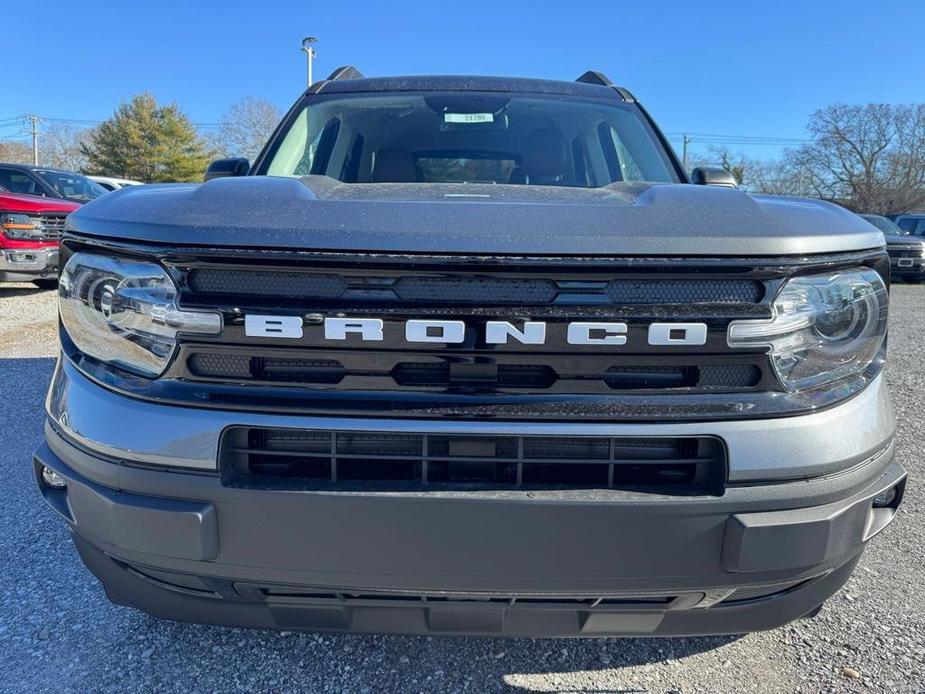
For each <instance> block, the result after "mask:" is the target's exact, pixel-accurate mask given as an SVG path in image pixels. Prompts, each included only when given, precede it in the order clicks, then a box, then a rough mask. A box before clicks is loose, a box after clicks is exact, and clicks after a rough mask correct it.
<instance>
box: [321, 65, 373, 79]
mask: <svg viewBox="0 0 925 694" xmlns="http://www.w3.org/2000/svg"><path fill="white" fill-rule="evenodd" d="M364 77H366V75H364V74H363V73H362V72H360V71H359V70H357V69H356V68H355V67H353V65H344V66H343V67H339V68H337V69H336V70H335V71H334V72H332V73H331V74H330V75H328V81H329V82H333V81H335V80H361V79H363V78H364Z"/></svg>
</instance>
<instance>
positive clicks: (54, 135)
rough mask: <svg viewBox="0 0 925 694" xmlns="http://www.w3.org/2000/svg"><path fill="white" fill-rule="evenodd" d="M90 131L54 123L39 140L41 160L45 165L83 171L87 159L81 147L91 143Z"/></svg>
mask: <svg viewBox="0 0 925 694" xmlns="http://www.w3.org/2000/svg"><path fill="white" fill-rule="evenodd" d="M90 139H91V138H90V130H89V129H87V128H77V127H75V126H73V125H69V124H67V123H54V124H52V125H51V127H50V128H47V129H46V130H44V131H43V132H42V136H41V138H40V139H39V158H40V161H41V162H42V164H43V165H45V166H54V167H56V168H59V169H67V170H68V171H82V170H83V169H85V168H86V166H87V157H86V155H85V154H84V153H83V149H82V147H81V145H87V144H89V142H90Z"/></svg>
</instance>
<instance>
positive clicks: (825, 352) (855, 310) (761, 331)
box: [728, 268, 889, 391]
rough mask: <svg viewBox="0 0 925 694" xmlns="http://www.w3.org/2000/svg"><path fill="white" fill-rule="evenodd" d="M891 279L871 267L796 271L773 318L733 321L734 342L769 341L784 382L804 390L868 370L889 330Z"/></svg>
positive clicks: (752, 345)
mask: <svg viewBox="0 0 925 694" xmlns="http://www.w3.org/2000/svg"><path fill="white" fill-rule="evenodd" d="M888 303H889V299H888V294H887V290H886V285H885V284H884V283H883V279H882V278H881V277H880V275H879V274H877V273H876V272H874V271H873V270H871V269H869V268H855V269H851V270H844V271H839V272H832V273H829V274H825V275H810V276H807V277H795V278H793V279H791V280H788V281H787V282H786V283H785V284H784V286H783V287H782V288H781V290H780V293H779V294H778V295H777V299H775V301H774V318H772V319H771V320H769V321H767V320H760V321H756V320H740V321H734V322H733V323H732V324H730V326H729V336H728V340H729V346H730V347H741V348H751V349H754V348H755V347H760V346H768V347H770V348H771V361H772V363H773V364H774V369H775V370H776V371H777V375H778V377H779V378H780V380H781V383H783V384H784V386H785V387H786V388H787V390H790V391H799V390H805V389H806V388H812V387H814V386H819V385H822V384H825V383H831V382H832V381H837V380H840V379H843V378H848V377H850V376H857V375H861V376H863V375H864V374H865V373H867V372H868V369H869V367H871V366H872V365H873V364H874V362H875V361H876V360H877V359H879V358H880V351H881V346H882V345H883V340H884V337H885V336H886V324H887V305H888Z"/></svg>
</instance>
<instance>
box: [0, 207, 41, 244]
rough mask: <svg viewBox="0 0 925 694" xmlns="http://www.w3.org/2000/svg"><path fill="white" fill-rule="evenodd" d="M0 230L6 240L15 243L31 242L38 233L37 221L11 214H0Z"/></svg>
mask: <svg viewBox="0 0 925 694" xmlns="http://www.w3.org/2000/svg"><path fill="white" fill-rule="evenodd" d="M0 229H2V230H3V234H4V236H6V237H7V238H8V239H16V240H17V241H31V240H32V239H33V238H35V236H36V234H38V233H39V232H40V229H39V220H38V219H36V218H34V217H30V216H29V215H27V214H19V213H11V212H3V213H2V214H0Z"/></svg>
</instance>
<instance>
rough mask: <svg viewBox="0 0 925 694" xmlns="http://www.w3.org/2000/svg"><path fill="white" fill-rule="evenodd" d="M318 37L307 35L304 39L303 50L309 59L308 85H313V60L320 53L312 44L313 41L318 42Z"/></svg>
mask: <svg viewBox="0 0 925 694" xmlns="http://www.w3.org/2000/svg"><path fill="white" fill-rule="evenodd" d="M317 42H318V39H317V38H315V37H314V36H306V37H305V38H304V39H302V52H303V53H304V54H305V57H306V59H307V60H308V86H309V87H310V86H312V82H313V81H314V80H313V79H312V61H313V60H314V59H315V56H316V55H318V51H316V50H315V49H314V47H313V46H312V44H313V43H317Z"/></svg>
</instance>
